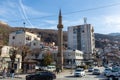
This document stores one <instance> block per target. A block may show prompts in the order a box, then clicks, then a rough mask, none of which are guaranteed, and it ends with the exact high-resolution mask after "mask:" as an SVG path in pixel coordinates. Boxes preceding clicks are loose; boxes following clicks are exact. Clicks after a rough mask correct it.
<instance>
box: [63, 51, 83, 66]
mask: <svg viewBox="0 0 120 80" xmlns="http://www.w3.org/2000/svg"><path fill="white" fill-rule="evenodd" d="M82 63H83V52H82V51H79V50H65V51H64V64H65V65H67V66H71V65H74V66H80V65H82Z"/></svg>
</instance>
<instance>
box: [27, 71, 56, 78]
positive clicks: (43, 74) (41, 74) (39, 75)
mask: <svg viewBox="0 0 120 80" xmlns="http://www.w3.org/2000/svg"><path fill="white" fill-rule="evenodd" d="M53 79H56V75H55V74H54V73H53V72H49V71H42V72H37V73H34V74H29V75H27V76H26V80H53Z"/></svg>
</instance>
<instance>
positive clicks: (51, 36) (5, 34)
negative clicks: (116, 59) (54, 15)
mask: <svg viewBox="0 0 120 80" xmlns="http://www.w3.org/2000/svg"><path fill="white" fill-rule="evenodd" d="M23 29H24V28H23V27H11V26H9V25H3V24H0V45H7V44H8V39H9V33H11V32H13V31H16V30H23ZM25 30H26V31H29V32H32V33H37V34H39V35H41V40H42V41H43V42H47V43H49V42H55V43H56V45H57V43H58V40H57V39H58V38H57V37H58V35H57V33H58V32H57V30H54V29H37V28H25ZM103 40H109V41H110V42H114V41H119V42H120V37H119V36H111V35H107V34H100V33H95V45H96V47H97V48H101V47H103V46H102V45H103V43H102V41H103ZM63 42H64V43H63V44H64V45H65V46H66V47H67V31H63Z"/></svg>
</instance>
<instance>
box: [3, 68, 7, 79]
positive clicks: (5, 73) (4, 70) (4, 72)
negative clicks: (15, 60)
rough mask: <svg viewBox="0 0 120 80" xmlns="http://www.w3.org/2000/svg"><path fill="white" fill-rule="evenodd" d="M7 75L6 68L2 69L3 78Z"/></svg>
mask: <svg viewBox="0 0 120 80" xmlns="http://www.w3.org/2000/svg"><path fill="white" fill-rule="evenodd" d="M6 77H7V68H4V69H3V78H6Z"/></svg>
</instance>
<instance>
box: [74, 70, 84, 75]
mask: <svg viewBox="0 0 120 80" xmlns="http://www.w3.org/2000/svg"><path fill="white" fill-rule="evenodd" d="M74 76H75V77H82V76H85V71H84V70H83V69H81V68H77V69H76V70H75V72H74Z"/></svg>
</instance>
